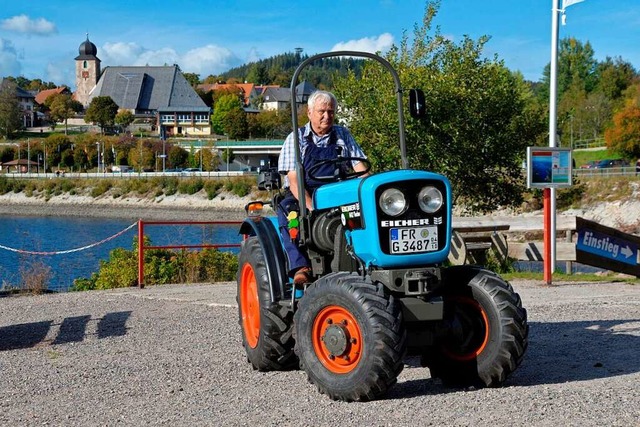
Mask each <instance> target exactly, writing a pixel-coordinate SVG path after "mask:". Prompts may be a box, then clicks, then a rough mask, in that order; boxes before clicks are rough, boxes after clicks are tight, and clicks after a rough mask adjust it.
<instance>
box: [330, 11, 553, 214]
mask: <svg viewBox="0 0 640 427" xmlns="http://www.w3.org/2000/svg"><path fill="white" fill-rule="evenodd" d="M439 4H440V3H439V2H431V1H430V2H428V3H427V7H426V11H425V16H424V19H423V22H422V26H418V25H416V27H415V29H414V35H413V39H412V44H410V42H409V37H408V36H407V35H405V36H404V37H403V39H402V42H401V45H400V46H399V47H396V46H394V47H392V49H391V50H390V52H389V53H388V54H387V59H388V60H389V61H390V62H391V63H392V64H393V65H394V66H395V68H396V70H398V72H399V74H400V79H401V81H402V82H403V86H404V87H421V88H423V89H424V90H425V94H426V104H427V105H426V107H427V108H426V110H427V112H428V118H427V119H426V120H422V121H417V120H408V122H407V150H408V157H409V160H410V164H411V166H412V167H413V168H419V169H425V170H433V171H436V172H440V173H443V174H444V175H446V176H447V177H448V178H449V180H450V181H451V184H452V186H453V191H454V200H455V201H457V202H460V204H461V205H462V206H464V207H465V208H467V209H470V210H474V211H488V210H492V209H495V208H496V207H498V206H507V205H514V204H519V203H520V202H521V200H522V193H523V190H524V180H523V174H522V168H521V166H522V159H523V157H524V153H525V151H526V147H527V146H528V145H533V144H534V142H535V141H536V140H537V139H538V138H540V136H541V135H544V131H545V121H544V120H543V116H542V114H541V111H540V110H539V109H537V107H536V106H535V104H534V103H533V102H532V101H531V99H532V94H531V93H530V92H529V90H528V88H527V86H526V85H525V84H524V82H523V81H522V79H521V76H519V75H517V74H513V73H511V72H510V71H509V70H508V69H507V68H506V67H505V66H504V64H503V63H502V62H501V61H498V60H497V59H494V60H488V59H485V55H484V54H483V46H484V44H485V43H486V42H487V40H488V38H486V37H481V38H480V39H479V40H478V41H473V40H471V39H469V38H464V40H462V41H461V42H460V44H459V45H457V44H455V43H454V42H453V41H451V40H449V39H447V38H446V37H444V36H442V35H440V33H439V30H438V29H437V28H436V31H435V34H434V35H433V36H430V35H429V34H428V32H429V31H430V29H431V23H432V21H433V19H434V17H435V15H436V13H437V10H438V7H439ZM334 83H335V88H336V89H335V91H336V94H337V95H338V97H339V99H341V100H342V104H343V105H342V107H343V111H348V112H349V126H350V129H351V130H352V131H353V134H354V136H355V137H356V139H357V140H358V141H360V143H361V144H362V146H363V148H364V151H365V153H367V155H368V156H369V157H370V159H371V160H372V163H373V166H374V168H375V170H378V171H381V170H389V169H397V168H398V167H399V166H400V164H399V161H398V159H399V158H400V153H399V144H398V142H397V141H398V135H397V132H398V127H397V109H396V102H395V93H394V90H393V84H392V80H391V76H390V75H389V73H388V72H387V71H386V70H383V69H382V67H381V66H379V65H378V64H377V63H373V61H367V63H366V64H365V68H364V70H363V72H362V77H361V78H357V76H356V75H355V74H354V73H351V74H349V76H348V77H347V78H336V79H334ZM525 88H526V89H525ZM405 114H406V113H405ZM407 116H408V114H407Z"/></svg>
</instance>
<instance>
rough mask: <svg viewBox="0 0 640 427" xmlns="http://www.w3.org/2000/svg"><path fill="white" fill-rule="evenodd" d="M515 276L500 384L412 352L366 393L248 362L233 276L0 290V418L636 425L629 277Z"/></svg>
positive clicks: (637, 320)
mask: <svg viewBox="0 0 640 427" xmlns="http://www.w3.org/2000/svg"><path fill="white" fill-rule="evenodd" d="M513 285H514V288H515V289H516V291H517V292H519V293H520V295H521V296H522V299H523V303H524V306H525V307H526V308H527V310H528V315H529V324H530V327H531V332H530V344H529V349H528V352H527V355H526V356H525V360H524V361H523V363H522V365H521V366H520V368H519V369H518V370H516V372H515V373H514V374H513V375H512V376H511V377H510V378H509V379H508V380H507V382H506V384H505V386H504V387H502V388H496V389H480V390H459V389H449V388H446V387H444V386H443V385H442V383H440V382H439V381H437V380H433V379H432V378H430V375H429V370H428V369H424V368H421V367H420V366H419V363H418V361H417V360H414V359H412V358H410V359H408V360H407V361H406V365H405V369H404V370H403V372H402V373H401V374H400V376H399V377H398V384H397V385H395V386H394V387H393V388H392V389H391V390H390V391H389V393H388V395H387V396H386V397H385V398H384V399H381V400H378V401H374V402H368V403H345V402H334V401H331V400H329V399H328V398H327V397H326V396H324V395H320V394H319V393H318V392H317V391H316V389H315V388H314V387H313V386H312V385H311V384H309V383H308V382H307V379H306V374H305V373H304V372H303V371H299V370H292V371H287V372H257V371H254V370H252V369H251V368H250V366H249V365H248V364H247V362H246V355H245V353H244V350H243V348H242V345H241V341H240V328H239V325H238V312H237V308H236V307H235V293H236V290H235V284H234V283H225V284H215V285H164V286H157V287H148V288H145V289H136V288H130V289H115V290H108V291H91V292H70V293H65V294H54V295H43V296H23V297H15V298H14V297H5V298H0V391H1V393H0V426H42V425H54V426H67V425H69V426H83V427H84V426H104V425H126V426H141V425H154V426H155V425H162V426H165V425H166V426H172V427H173V426H216V427H217V426H248V425H250V426H254V425H255V426H296V427H299V426H314V427H317V426H333V425H346V426H355V425H367V426H369V425H371V426H386V425H393V426H394V427H404V426H427V425H435V426H439V425H443V426H454V425H455V426H474V427H477V426H487V427H499V426H505V427H506V426H509V427H513V426H532V425H533V426H550V427H551V426H553V427H556V426H580V427H585V426H594V427H595V426H598V427H600V426H621V427H622V426H624V427H627V426H634V427H635V426H639V425H640V424H639V421H638V420H640V386H639V384H640V357H639V356H638V355H639V354H640V285H638V284H636V285H630V284H624V283H610V284H601V283H598V284H593V283H577V284H575V283H574V284H561V285H559V286H551V287H548V286H543V285H542V284H541V283H540V282H531V281H515V282H513Z"/></svg>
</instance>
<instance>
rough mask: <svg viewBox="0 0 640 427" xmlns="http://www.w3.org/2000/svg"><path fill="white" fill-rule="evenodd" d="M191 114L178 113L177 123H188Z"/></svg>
mask: <svg viewBox="0 0 640 427" xmlns="http://www.w3.org/2000/svg"><path fill="white" fill-rule="evenodd" d="M190 122H191V114H178V123H190Z"/></svg>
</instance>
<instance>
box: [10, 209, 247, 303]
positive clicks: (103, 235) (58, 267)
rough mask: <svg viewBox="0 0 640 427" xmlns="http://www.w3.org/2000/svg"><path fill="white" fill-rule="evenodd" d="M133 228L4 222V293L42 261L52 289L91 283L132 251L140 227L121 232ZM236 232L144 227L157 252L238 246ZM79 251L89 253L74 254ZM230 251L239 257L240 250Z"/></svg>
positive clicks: (51, 220) (83, 222) (84, 221)
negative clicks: (120, 253) (113, 255)
mask: <svg viewBox="0 0 640 427" xmlns="http://www.w3.org/2000/svg"><path fill="white" fill-rule="evenodd" d="M132 224H133V221H131V220H123V219H105V218H75V217H33V216H24V217H20V216H0V287H2V286H8V285H17V284H19V283H21V272H22V271H28V268H29V265H31V264H32V263H33V262H34V261H36V262H37V261H41V262H42V263H44V264H45V265H47V266H49V267H50V269H51V280H50V281H49V289H51V290H56V291H61V290H68V288H69V287H70V286H71V285H73V281H74V279H78V278H89V277H91V274H92V273H94V272H97V271H98V270H99V268H100V260H105V261H106V260H108V259H109V252H111V251H112V250H113V249H115V248H118V247H121V248H125V249H129V250H130V249H131V248H132V247H133V241H134V237H136V236H137V235H138V227H137V225H136V226H134V227H132V228H131V229H130V230H128V231H126V232H123V230H125V229H127V228H128V227H129V226H131V225H132ZM238 228H239V226H238V225H188V226H186V225H179V226H175V225H173V226H165V225H146V226H145V235H147V236H149V237H150V238H151V243H152V244H153V245H155V246H165V245H198V244H203V243H205V244H214V243H215V244H222V243H240V240H241V236H240V235H239V234H238ZM121 232H122V234H120V235H118V236H117V237H115V238H113V239H111V240H108V241H106V242H103V240H106V239H110V238H111V237H113V236H115V235H116V234H118V233H121ZM100 242H102V243H100ZM96 243H99V244H96ZM94 245H95V246H94ZM88 246H91V247H88ZM86 247H88V248H86ZM77 248H86V249H82V250H79V251H74V250H75V249H77ZM11 249H15V250H19V251H22V252H15V251H12V250H11ZM229 250H232V251H235V252H237V248H234V249H229ZM25 252H38V254H29V253H25ZM60 252H68V253H60ZM49 253H55V254H49Z"/></svg>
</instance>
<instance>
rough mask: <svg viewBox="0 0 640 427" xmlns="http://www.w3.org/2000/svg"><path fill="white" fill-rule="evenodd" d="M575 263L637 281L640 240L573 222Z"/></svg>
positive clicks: (624, 234)
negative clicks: (630, 276)
mask: <svg viewBox="0 0 640 427" xmlns="http://www.w3.org/2000/svg"><path fill="white" fill-rule="evenodd" d="M576 230H577V232H578V240H577V242H576V261H578V262H580V263H583V264H588V265H593V266H596V267H602V268H605V269H607V270H612V271H618V272H621V273H627V274H633V275H634V276H637V277H640V238H639V237H638V236H634V235H631V234H626V233H623V232H621V231H619V230H616V229H615V228H610V227H605V226H604V225H600V224H598V223H597V222H593V221H588V220H586V219H583V218H576Z"/></svg>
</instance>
